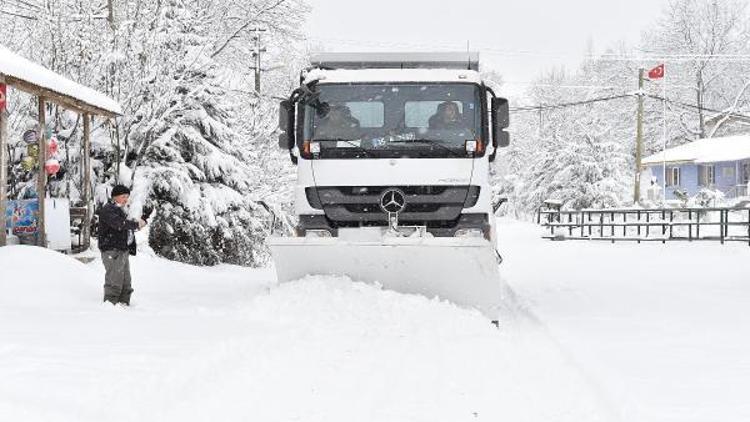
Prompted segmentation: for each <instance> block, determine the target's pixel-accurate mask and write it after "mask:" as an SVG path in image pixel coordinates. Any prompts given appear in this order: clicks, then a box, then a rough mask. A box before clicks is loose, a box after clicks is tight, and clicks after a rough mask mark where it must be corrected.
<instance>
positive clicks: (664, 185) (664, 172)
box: [661, 63, 667, 204]
mask: <svg viewBox="0 0 750 422" xmlns="http://www.w3.org/2000/svg"><path fill="white" fill-rule="evenodd" d="M662 89H663V95H662V97H663V98H664V100H663V101H664V110H663V112H664V116H663V118H662V122H663V126H664V127H663V133H662V137H663V139H662V142H663V143H662V149H661V158H662V165H661V170H662V174H661V184H662V189H661V195H662V204H666V202H667V64H666V63H664V78H663V80H662Z"/></svg>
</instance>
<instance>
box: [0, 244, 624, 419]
mask: <svg viewBox="0 0 750 422" xmlns="http://www.w3.org/2000/svg"><path fill="white" fill-rule="evenodd" d="M14 249H15V250H14ZM8 250H10V252H7V251H8ZM0 251H2V252H3V256H4V258H3V260H2V261H1V262H2V264H3V265H9V262H10V261H12V262H13V263H15V262H18V263H25V264H26V265H25V267H26V268H25V271H20V270H14V272H13V277H10V278H7V279H6V277H3V286H4V289H3V290H4V296H5V295H7V296H9V297H12V298H13V300H14V301H17V302H22V303H27V304H34V303H35V301H36V295H37V292H36V289H34V288H27V287H26V286H25V283H26V281H25V280H32V281H33V282H34V283H36V286H39V287H44V288H49V287H50V286H51V285H56V286H69V285H71V284H72V285H77V286H78V287H76V288H75V289H67V290H72V291H74V292H76V296H75V297H69V296H66V297H63V300H61V301H56V302H55V301H47V300H45V301H44V302H42V303H39V304H37V306H35V307H33V308H32V307H30V306H26V307H18V306H15V307H10V306H5V304H3V306H0V321H13V324H0V338H1V339H2V344H1V345H0V420H24V421H37V420H39V421H43V420H56V421H96V420H104V419H106V420H112V421H118V420H134V421H135V420H159V421H171V420H191V421H195V420H222V421H233V420H237V421H239V420H247V419H248V418H251V419H253V420H263V421H291V420H304V421H344V420H357V421H497V420H503V419H509V420H521V421H549V420H555V421H599V420H611V418H610V417H609V411H608V410H607V408H606V406H602V404H601V400H600V398H599V395H598V392H597V391H596V390H595V389H592V387H591V385H590V383H589V382H588V381H587V380H586V379H585V377H584V376H583V375H581V373H580V370H579V369H578V368H577V367H575V366H574V365H571V364H570V362H569V360H568V359H567V358H566V357H565V355H564V354H562V353H561V352H560V350H559V348H558V347H557V346H556V344H555V343H554V342H553V341H551V340H550V339H549V337H548V336H547V335H546V334H545V333H544V332H543V331H541V330H539V329H537V328H536V327H535V325H534V324H533V323H532V322H530V321H528V320H525V319H523V318H522V317H520V316H519V318H518V320H508V321H506V322H504V325H503V326H502V328H501V329H499V330H498V329H496V328H494V327H493V326H492V325H490V324H489V323H488V321H487V320H486V319H485V318H483V317H481V316H480V315H479V313H478V312H476V311H467V310H464V309H460V308H458V307H456V306H454V305H452V304H449V303H446V302H440V301H437V300H429V299H426V298H424V297H420V296H410V295H401V294H397V293H394V292H389V291H383V290H381V289H379V288H378V287H377V286H372V285H366V284H361V283H354V282H351V280H348V279H343V278H330V277H311V278H307V279H304V280H301V281H298V282H292V283H287V284H283V285H280V286H275V285H274V284H273V282H272V275H271V274H272V273H271V272H270V271H268V270H252V269H246V268H241V267H232V266H219V267H213V268H197V267H192V266H189V265H185V264H180V263H174V262H169V261H165V260H163V259H160V258H155V257H153V256H150V255H149V254H139V255H138V256H137V257H136V258H135V259H134V260H133V275H134V283H135V289H136V291H135V295H134V297H133V306H132V307H131V308H129V309H125V308H119V307H112V306H109V305H106V304H102V303H101V298H100V293H101V283H100V282H96V280H101V277H102V269H101V263H100V262H96V263H94V264H91V265H89V266H88V267H84V266H81V265H79V264H77V263H75V262H73V261H72V260H71V259H70V258H68V257H65V256H63V255H56V254H53V253H48V252H46V251H43V253H44V254H45V256H44V258H45V259H47V261H46V262H48V263H50V265H49V267H46V268H42V266H41V265H38V264H37V265H30V264H31V263H38V262H39V258H40V256H39V254H40V253H41V252H39V251H38V250H36V249H34V248H11V249H7V248H3V249H0ZM21 274H23V275H24V277H25V278H24V279H20V278H17V276H18V275H21ZM52 274H55V276H56V277H55V280H56V281H55V282H56V283H58V284H52V283H51V282H47V281H45V282H44V283H42V282H40V281H39V280H41V279H43V278H46V277H48V276H50V275H52ZM3 276H5V272H4V273H3ZM76 283H78V284H76ZM88 289H90V290H91V291H90V292H89V291H88ZM57 291H58V292H60V289H57ZM64 291H65V290H63V291H62V292H64ZM63 301H68V302H69V303H70V304H73V305H75V306H73V307H72V308H71V307H68V306H67V305H65V304H63V303H62V302H63Z"/></svg>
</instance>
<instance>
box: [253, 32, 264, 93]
mask: <svg viewBox="0 0 750 422" xmlns="http://www.w3.org/2000/svg"><path fill="white" fill-rule="evenodd" d="M252 31H255V35H254V36H253V41H255V48H254V49H253V58H254V59H255V92H256V93H257V94H258V95H260V72H261V69H260V63H261V61H260V56H261V53H265V52H266V49H265V48H264V47H262V46H261V40H260V34H261V32H266V30H265V29H262V28H254V29H252Z"/></svg>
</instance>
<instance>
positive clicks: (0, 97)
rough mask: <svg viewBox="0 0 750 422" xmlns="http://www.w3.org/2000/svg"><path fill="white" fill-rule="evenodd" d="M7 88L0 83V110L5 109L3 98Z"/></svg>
mask: <svg viewBox="0 0 750 422" xmlns="http://www.w3.org/2000/svg"><path fill="white" fill-rule="evenodd" d="M7 92H8V88H7V86H6V85H5V84H0V111H5V99H6V98H7V97H6V93H7Z"/></svg>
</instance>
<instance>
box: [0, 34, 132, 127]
mask: <svg viewBox="0 0 750 422" xmlns="http://www.w3.org/2000/svg"><path fill="white" fill-rule="evenodd" d="M0 74H1V75H3V76H5V79H6V83H8V84H9V85H13V86H14V87H16V88H18V89H20V90H22V91H27V92H30V93H32V94H35V95H41V96H44V97H50V99H51V100H55V101H57V102H60V103H63V105H66V106H69V107H71V108H72V109H76V110H80V111H86V112H91V113H95V114H100V115H104V116H110V117H112V116H117V115H122V108H121V107H120V104H119V103H118V102H117V101H115V100H113V99H112V98H109V97H108V96H106V95H104V94H102V93H100V92H98V91H96V90H93V89H91V88H88V87H86V86H83V85H81V84H78V83H76V82H73V81H72V80H70V79H68V78H65V77H63V76H61V75H59V74H57V73H55V72H53V71H51V70H49V69H47V68H45V67H44V66H41V65H39V64H36V63H34V62H32V61H31V60H28V59H26V58H24V57H21V56H20V55H18V54H16V53H14V52H12V51H10V50H9V49H8V48H6V47H5V46H3V45H0Z"/></svg>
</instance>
